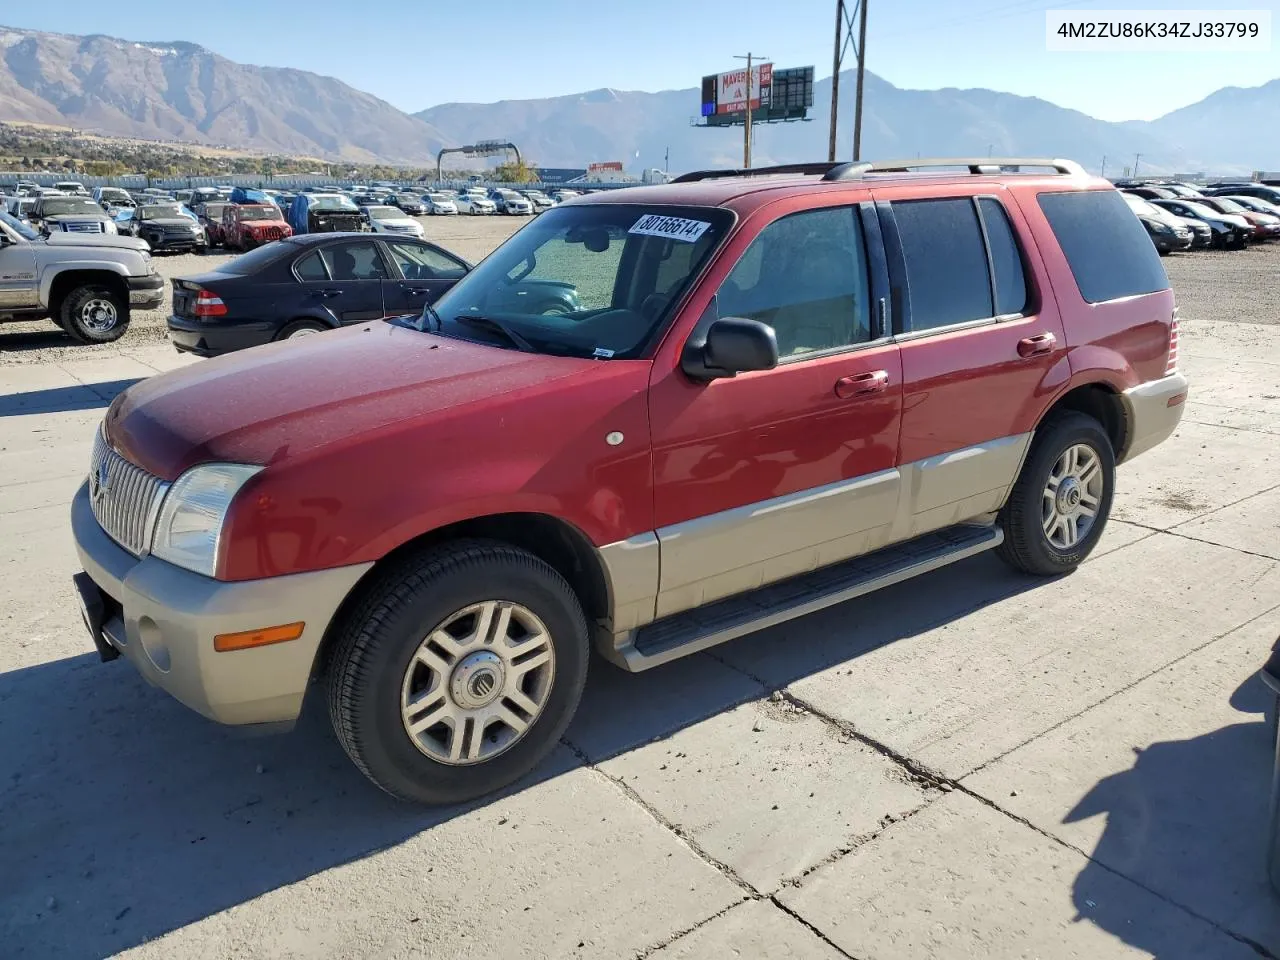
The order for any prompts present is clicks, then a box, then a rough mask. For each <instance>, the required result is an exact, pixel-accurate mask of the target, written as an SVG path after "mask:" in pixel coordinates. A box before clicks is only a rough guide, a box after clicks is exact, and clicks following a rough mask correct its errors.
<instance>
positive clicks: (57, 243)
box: [43, 233, 151, 252]
mask: <svg viewBox="0 0 1280 960" xmlns="http://www.w3.org/2000/svg"><path fill="white" fill-rule="evenodd" d="M43 242H44V243H46V244H48V245H49V246H51V247H111V248H113V249H116V250H137V251H140V252H141V251H147V250H150V249H151V248H150V247H149V246H147V243H146V241H145V240H140V239H138V238H137V237H122V236H120V235H119V234H115V233H55V234H52V235H50V236H48V237H46V238H45V239H44V240H43Z"/></svg>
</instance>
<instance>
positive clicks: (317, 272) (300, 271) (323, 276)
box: [293, 252, 329, 280]
mask: <svg viewBox="0 0 1280 960" xmlns="http://www.w3.org/2000/svg"><path fill="white" fill-rule="evenodd" d="M293 272H294V273H296V274H297V275H298V279H299V280H328V279H329V271H328V270H326V269H325V268H324V263H322V262H321V260H320V254H319V253H316V252H312V253H308V254H307V255H306V256H305V257H303V258H302V259H301V260H299V261H298V262H297V263H295V264H294V265H293Z"/></svg>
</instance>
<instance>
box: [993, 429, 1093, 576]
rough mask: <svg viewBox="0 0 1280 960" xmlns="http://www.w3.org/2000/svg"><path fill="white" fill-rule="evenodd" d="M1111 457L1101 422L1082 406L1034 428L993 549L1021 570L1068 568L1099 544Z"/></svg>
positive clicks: (1047, 572) (1050, 572) (1040, 572)
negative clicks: (1080, 410) (1001, 535)
mask: <svg viewBox="0 0 1280 960" xmlns="http://www.w3.org/2000/svg"><path fill="white" fill-rule="evenodd" d="M1115 472H1116V460H1115V452H1114V451H1113V450H1112V449H1111V440H1110V438H1109V437H1108V436H1107V432H1106V430H1104V429H1103V427H1102V424H1100V423H1098V421H1097V420H1094V419H1093V418H1092V417H1089V416H1086V415H1085V414H1083V413H1075V412H1067V413H1062V414H1058V415H1056V416H1053V417H1052V418H1050V419H1049V420H1047V421H1045V422H1044V423H1043V424H1041V425H1040V427H1039V428H1038V429H1037V430H1036V435H1035V438H1034V439H1033V440H1032V442H1031V450H1030V451H1029V453H1028V454H1027V459H1026V462H1025V463H1024V464H1023V466H1022V472H1021V473H1019V474H1018V479H1017V480H1016V481H1015V482H1014V485H1013V491H1012V492H1011V493H1010V494H1009V500H1008V502H1007V503H1006V504H1005V506H1004V509H1003V510H1001V511H1000V518H999V521H998V522H999V524H1000V526H1001V528H1002V529H1003V531H1004V542H1003V543H1002V544H1001V545H1000V547H999V548H998V550H997V553H998V554H999V556H1000V557H1001V559H1003V560H1004V561H1005V562H1006V563H1008V564H1009V565H1010V566H1012V567H1013V568H1014V569H1016V570H1020V571H1022V572H1023V573H1030V574H1035V575H1037V576H1046V577H1047V576H1056V575H1058V574H1063V573H1070V572H1071V571H1072V570H1074V569H1075V568H1076V567H1078V566H1079V565H1080V564H1081V563H1083V562H1084V560H1085V558H1086V557H1088V556H1089V553H1090V552H1091V551H1092V550H1093V548H1094V547H1096V546H1097V544H1098V540H1099V539H1100V538H1101V536H1102V531H1103V530H1104V528H1105V527H1106V525H1107V518H1108V517H1109V516H1110V515H1111V499H1112V495H1113V493H1114V491H1115Z"/></svg>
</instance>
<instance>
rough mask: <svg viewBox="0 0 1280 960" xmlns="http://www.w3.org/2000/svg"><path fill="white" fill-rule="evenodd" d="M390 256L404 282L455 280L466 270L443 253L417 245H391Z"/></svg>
mask: <svg viewBox="0 0 1280 960" xmlns="http://www.w3.org/2000/svg"><path fill="white" fill-rule="evenodd" d="M389 246H390V248H391V256H392V258H393V259H394V260H395V262H396V265H397V266H399V267H400V272H401V273H403V274H404V276H405V279H406V280H457V279H458V278H459V277H461V276H462V275H463V274H464V273H466V272H467V268H466V267H465V266H463V264H461V263H459V262H458V261H457V260H454V259H453V258H452V257H450V256H447V255H446V254H444V253H441V252H440V251H438V250H436V249H434V248H433V247H428V246H425V245H423V244H418V243H392V244H389Z"/></svg>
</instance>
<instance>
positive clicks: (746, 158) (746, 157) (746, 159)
mask: <svg viewBox="0 0 1280 960" xmlns="http://www.w3.org/2000/svg"><path fill="white" fill-rule="evenodd" d="M756 57H757V55H756V54H754V53H748V54H746V55H745V56H742V55H739V56H736V57H734V59H735V60H745V61H747V117H746V123H745V124H744V125H743V128H742V169H744V170H750V169H751V61H752V59H753V58H756ZM759 59H761V60H768V59H769V58H768V57H759Z"/></svg>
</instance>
